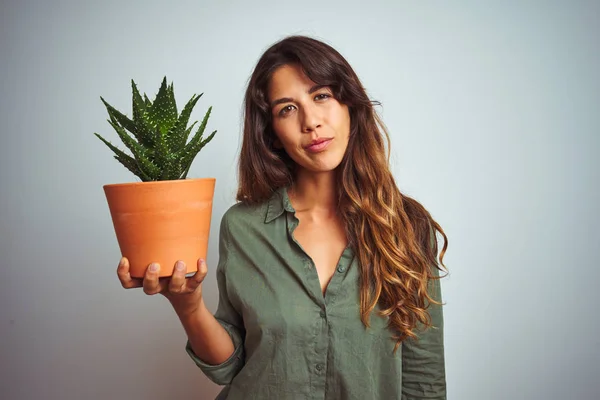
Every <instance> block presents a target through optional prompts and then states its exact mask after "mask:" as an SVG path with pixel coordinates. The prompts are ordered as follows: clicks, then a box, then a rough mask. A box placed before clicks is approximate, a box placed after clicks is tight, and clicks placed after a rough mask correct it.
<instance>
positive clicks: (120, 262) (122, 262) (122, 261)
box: [119, 257, 125, 267]
mask: <svg viewBox="0 0 600 400" xmlns="http://www.w3.org/2000/svg"><path fill="white" fill-rule="evenodd" d="M124 264H125V258H124V257H121V259H120V260H119V267H122V266H123V265H124Z"/></svg>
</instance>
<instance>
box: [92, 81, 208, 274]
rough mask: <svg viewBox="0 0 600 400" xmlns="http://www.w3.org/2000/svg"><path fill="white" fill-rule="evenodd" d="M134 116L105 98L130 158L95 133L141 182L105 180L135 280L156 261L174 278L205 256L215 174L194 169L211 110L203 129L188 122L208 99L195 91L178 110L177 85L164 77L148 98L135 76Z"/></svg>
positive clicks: (123, 250)
mask: <svg viewBox="0 0 600 400" xmlns="http://www.w3.org/2000/svg"><path fill="white" fill-rule="evenodd" d="M131 86H132V91H133V99H132V108H133V110H132V112H133V115H132V118H131V119H130V118H129V117H127V116H126V115H124V114H122V113H121V112H119V111H117V110H116V109H115V108H114V107H112V106H111V105H110V104H108V103H107V102H106V101H105V100H104V99H103V98H102V97H100V99H101V100H102V102H103V103H104V105H105V106H106V109H107V111H108V115H109V117H110V119H109V120H108V122H109V124H110V125H111V126H112V127H113V128H114V129H115V131H116V132H117V134H118V135H119V137H120V138H121V140H122V142H123V144H125V146H127V148H128V149H129V150H130V151H131V154H132V155H128V154H126V153H125V152H123V151H122V150H120V149H119V148H117V147H116V146H114V145H113V144H111V143H110V142H109V141H108V140H106V139H104V138H103V137H102V136H100V135H99V134H97V133H94V135H96V136H97V137H98V138H99V139H100V140H102V141H103V142H104V144H106V145H107V146H108V147H109V148H110V149H111V150H112V151H113V152H114V158H116V159H117V160H118V161H119V162H120V163H121V164H123V166H125V167H126V168H127V169H128V170H129V171H131V172H132V173H133V174H134V175H136V176H138V177H139V178H140V179H141V182H131V183H115V184H108V185H104V186H103V188H104V193H105V196H106V199H107V202H108V206H109V209H110V214H111V218H112V221H113V226H114V229H115V233H116V237H117V241H118V243H119V247H120V250H121V254H122V256H124V257H127V258H128V259H129V263H130V273H131V276H132V277H138V278H140V277H143V276H144V274H145V272H146V268H147V267H148V265H149V264H150V263H152V262H158V263H159V264H160V266H161V269H160V275H159V276H161V277H165V276H171V275H172V274H173V267H174V265H175V262H176V261H177V260H183V261H184V262H185V264H186V266H187V272H188V273H190V272H194V271H196V269H197V260H198V258H204V259H205V258H206V255H207V251H208V237H209V232H210V223H211V215H212V203H213V197H214V188H215V182H216V179H215V178H201V179H190V178H187V174H188V172H189V170H190V166H191V165H192V162H193V161H194V158H195V157H196V155H197V154H198V153H199V152H200V150H202V148H203V147H204V146H205V145H206V144H207V143H208V142H210V141H211V140H212V138H213V137H214V135H215V133H216V131H214V132H212V133H211V134H210V136H208V137H206V138H204V137H203V134H204V130H205V128H206V123H207V122H208V118H209V116H210V113H211V111H212V107H209V109H208V111H207V112H206V115H205V116H204V119H203V120H202V123H201V124H200V126H199V127H198V129H197V131H196V133H195V134H194V135H193V136H192V138H191V140H189V141H188V138H189V137H190V133H191V132H192V129H193V128H194V126H195V125H196V123H197V122H198V121H196V122H194V123H193V124H192V125H191V126H189V127H188V126H187V125H188V121H189V118H190V115H191V113H192V110H193V108H194V106H195V105H196V102H197V101H198V99H199V98H200V97H201V96H202V94H200V95H196V94H194V95H193V96H192V98H191V99H190V100H189V101H188V103H187V104H186V105H185V107H184V108H183V110H182V111H181V113H180V114H179V113H178V111H177V105H176V102H175V95H174V91H173V84H172V83H171V84H170V85H167V78H166V76H165V77H164V79H163V81H162V84H161V86H160V89H159V91H158V93H157V94H156V97H155V99H154V101H151V100H150V99H149V98H148V97H147V96H146V94H145V93H144V95H143V97H142V95H141V94H140V92H139V91H138V89H137V86H136V84H135V82H134V81H133V79H132V80H131Z"/></svg>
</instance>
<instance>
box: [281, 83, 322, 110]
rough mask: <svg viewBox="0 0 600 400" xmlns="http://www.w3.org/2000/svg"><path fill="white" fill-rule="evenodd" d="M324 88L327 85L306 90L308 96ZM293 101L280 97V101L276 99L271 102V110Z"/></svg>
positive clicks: (289, 98)
mask: <svg viewBox="0 0 600 400" xmlns="http://www.w3.org/2000/svg"><path fill="white" fill-rule="evenodd" d="M326 86H327V85H314V86H313V87H311V88H310V89H309V90H308V94H312V93H314V92H316V91H317V90H319V89H322V88H324V87H326ZM293 101H294V99H292V98H291V97H282V98H281V99H277V100H274V101H273V102H271V108H273V107H275V106H276V105H277V104H281V103H290V102H293Z"/></svg>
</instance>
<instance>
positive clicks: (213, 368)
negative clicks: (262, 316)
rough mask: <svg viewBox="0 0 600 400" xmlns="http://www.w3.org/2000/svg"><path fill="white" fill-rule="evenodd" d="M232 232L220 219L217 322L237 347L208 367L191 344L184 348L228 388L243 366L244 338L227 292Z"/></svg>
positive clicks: (225, 222) (215, 380) (206, 370)
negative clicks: (226, 356)
mask: <svg viewBox="0 0 600 400" xmlns="http://www.w3.org/2000/svg"><path fill="white" fill-rule="evenodd" d="M230 238H231V236H230V233H229V226H228V223H227V214H225V215H224V216H223V218H222V220H221V227H220V233H219V262H218V264H217V287H218V289H219V303H218V306H217V312H216V313H215V319H216V320H217V321H218V322H219V323H220V324H221V326H223V328H224V329H225V330H226V331H227V333H229V336H231V340H232V341H233V345H234V348H235V350H234V352H233V354H232V355H231V356H230V357H229V358H228V359H227V360H225V361H224V362H223V363H221V364H216V365H212V364H207V363H205V362H204V361H202V360H201V359H200V358H198V356H197V355H196V354H195V353H194V351H193V350H192V347H191V344H190V341H189V340H188V341H187V343H186V346H185V349H186V352H187V353H188V355H189V356H190V357H191V358H192V360H193V361H194V363H195V364H196V365H197V366H198V367H199V368H200V369H201V370H202V372H203V373H204V374H205V375H206V376H207V377H208V378H209V379H210V380H211V381H213V382H214V383H216V384H218V385H228V384H230V383H231V381H232V380H233V378H234V377H235V376H236V375H237V374H238V372H239V371H240V370H241V369H242V367H243V366H244V360H245V355H244V336H245V330H244V328H243V321H242V318H241V316H240V314H239V313H238V312H237V311H236V310H235V308H234V307H233V305H232V304H231V301H230V300H229V296H228V293H227V277H226V276H227V275H226V267H227V263H228V261H229V260H230V259H231V258H232V257H231V254H230V248H231V246H230V243H231V242H230Z"/></svg>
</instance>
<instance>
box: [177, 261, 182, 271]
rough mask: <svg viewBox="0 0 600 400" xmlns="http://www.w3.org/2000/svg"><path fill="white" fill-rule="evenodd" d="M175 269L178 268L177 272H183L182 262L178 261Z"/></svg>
mask: <svg viewBox="0 0 600 400" xmlns="http://www.w3.org/2000/svg"><path fill="white" fill-rule="evenodd" d="M175 268H177V271H183V263H182V262H181V261H177V264H175Z"/></svg>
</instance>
